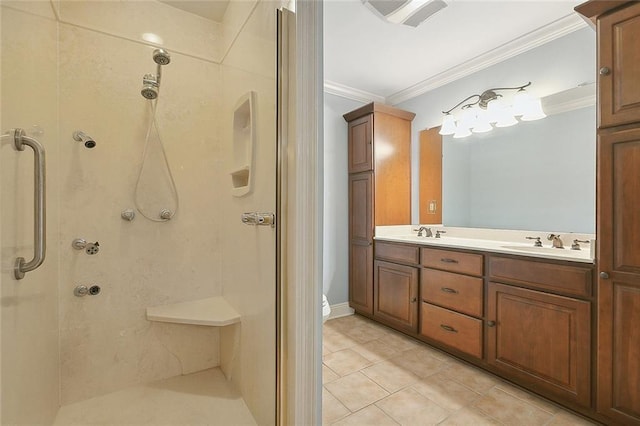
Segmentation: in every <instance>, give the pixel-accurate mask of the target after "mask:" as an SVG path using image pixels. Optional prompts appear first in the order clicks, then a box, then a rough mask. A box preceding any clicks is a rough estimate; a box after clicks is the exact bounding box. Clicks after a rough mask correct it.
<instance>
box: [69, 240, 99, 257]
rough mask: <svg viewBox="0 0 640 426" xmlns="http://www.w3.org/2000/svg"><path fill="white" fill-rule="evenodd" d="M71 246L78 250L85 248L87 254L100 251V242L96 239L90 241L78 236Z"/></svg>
mask: <svg viewBox="0 0 640 426" xmlns="http://www.w3.org/2000/svg"><path fill="white" fill-rule="evenodd" d="M71 247H73V248H74V249H76V250H83V249H84V251H85V253H87V254H97V253H98V251H100V244H99V243H98V242H97V241H96V242H95V243H88V242H87V240H85V239H83V238H76V239H75V240H73V241H72V242H71Z"/></svg>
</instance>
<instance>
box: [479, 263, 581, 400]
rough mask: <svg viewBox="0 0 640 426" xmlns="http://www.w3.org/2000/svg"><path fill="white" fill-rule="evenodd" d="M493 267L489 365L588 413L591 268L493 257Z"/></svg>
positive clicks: (488, 339) (489, 306)
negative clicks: (585, 409) (586, 410)
mask: <svg viewBox="0 0 640 426" xmlns="http://www.w3.org/2000/svg"><path fill="white" fill-rule="evenodd" d="M488 265H489V273H488V279H489V283H488V285H487V293H488V297H487V323H486V325H487V327H486V333H487V359H486V360H487V362H488V363H489V364H490V365H491V366H492V367H493V368H495V369H496V370H497V371H499V372H501V373H503V374H505V376H507V377H509V378H512V379H513V380H515V381H518V382H519V383H521V384H523V385H524V386H527V387H530V388H531V389H533V390H536V391H538V392H541V393H544V394H547V395H553V396H555V397H558V398H560V399H562V400H564V401H567V402H570V403H573V404H577V405H580V406H582V407H585V408H589V407H590V406H591V302H590V296H591V294H590V291H591V281H592V275H591V272H592V268H591V267H590V266H584V267H582V266H575V265H566V264H559V263H552V262H538V261H533V260H526V259H513V258H507V257H501V256H494V255H492V256H490V258H489V262H488ZM498 280H499V281H501V282H502V283H498V282H495V281H498ZM523 287H528V288H523ZM550 291H552V292H554V293H560V294H554V293H552V292H550ZM563 294H564V295H563ZM567 294H569V296H567ZM573 295H576V296H577V297H573Z"/></svg>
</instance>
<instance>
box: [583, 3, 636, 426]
mask: <svg viewBox="0 0 640 426" xmlns="http://www.w3.org/2000/svg"><path fill="white" fill-rule="evenodd" d="M576 11H577V12H578V13H581V14H582V15H583V16H585V17H587V18H589V19H590V20H591V21H592V22H595V23H596V26H597V48H598V69H599V76H598V106H597V111H598V147H597V173H596V176H597V177H596V193H597V198H596V222H597V225H596V230H597V241H598V246H597V259H598V272H599V273H598V277H597V316H598V322H597V354H596V356H597V370H596V375H597V385H596V386H597V392H596V393H597V398H596V400H597V410H598V412H599V413H601V414H603V415H605V416H607V418H609V419H611V420H613V421H615V422H617V423H620V424H625V425H631V424H635V425H640V327H639V326H638V324H640V244H639V243H638V242H639V241H640V207H639V206H640V173H639V172H638V171H639V170H640V48H639V47H638V46H639V45H640V3H639V2H637V1H630V2H621V1H612V2H607V1H595V0H592V1H589V2H586V3H584V4H582V5H580V6H578V7H576Z"/></svg>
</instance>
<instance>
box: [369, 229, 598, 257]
mask: <svg viewBox="0 0 640 426" xmlns="http://www.w3.org/2000/svg"><path fill="white" fill-rule="evenodd" d="M415 227H417V225H416V226H415ZM429 227H431V229H432V230H433V233H434V235H435V230H436V229H439V230H445V231H446V234H443V235H442V236H441V238H435V237H418V236H417V235H416V234H417V232H415V231H413V230H412V226H410V225H401V226H377V227H376V236H375V237H374V239H375V240H378V241H392V242H398V243H412V244H419V245H423V246H429V247H442V248H459V249H467V250H480V251H488V252H492V253H503V254H512V255H520V256H529V257H539V258H544V259H554V260H567V261H572V262H582V263H594V257H595V256H594V252H595V247H593V248H592V247H591V246H592V245H595V240H594V238H595V236H594V235H593V234H576V233H565V234H562V233H561V234H560V236H561V238H562V240H563V242H564V246H565V248H564V249H558V248H552V247H551V242H550V241H547V239H546V236H547V235H548V234H549V233H551V232H549V233H547V232H541V231H531V232H527V231H509V230H487V229H478V228H448V227H442V226H437V227H434V226H429ZM556 234H557V233H556ZM525 236H533V237H541V240H542V243H543V245H544V246H543V247H534V245H533V241H527V240H525V238H524V237H525ZM574 239H578V240H590V241H591V243H582V244H580V246H581V250H571V243H572V242H573V240H574ZM523 240H524V241H523ZM525 241H526V242H525Z"/></svg>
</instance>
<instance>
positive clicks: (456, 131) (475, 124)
mask: <svg viewBox="0 0 640 426" xmlns="http://www.w3.org/2000/svg"><path fill="white" fill-rule="evenodd" d="M529 86H531V82H528V83H527V84H523V85H522V86H517V87H495V88H493V89H488V90H485V91H484V92H482V93H481V94H480V95H471V96H469V97H467V98H466V99H464V100H462V101H460V102H459V103H458V104H457V105H456V106H454V107H453V108H451V109H450V110H448V111H442V113H443V114H444V118H443V119H442V126H441V127H440V132H439V133H440V134H441V135H453V137H454V138H456V139H458V138H464V137H466V136H469V135H471V133H472V132H473V133H485V132H489V131H491V130H493V128H494V126H495V127H509V126H513V125H514V124H518V123H519V121H518V119H517V118H516V117H520V121H533V120H539V119H541V118H544V117H546V114H545V113H544V111H543V110H542V103H541V102H540V99H539V98H536V97H534V96H532V95H531V94H530V93H528V92H527V91H526V90H525V88H527V87H529ZM504 90H517V92H516V94H515V95H514V97H513V104H512V105H510V104H507V103H505V101H504V99H502V97H503V96H502V95H501V94H500V93H497V92H500V91H504ZM458 107H460V112H459V113H457V115H453V114H452V111H453V110H454V109H456V108H458Z"/></svg>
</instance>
